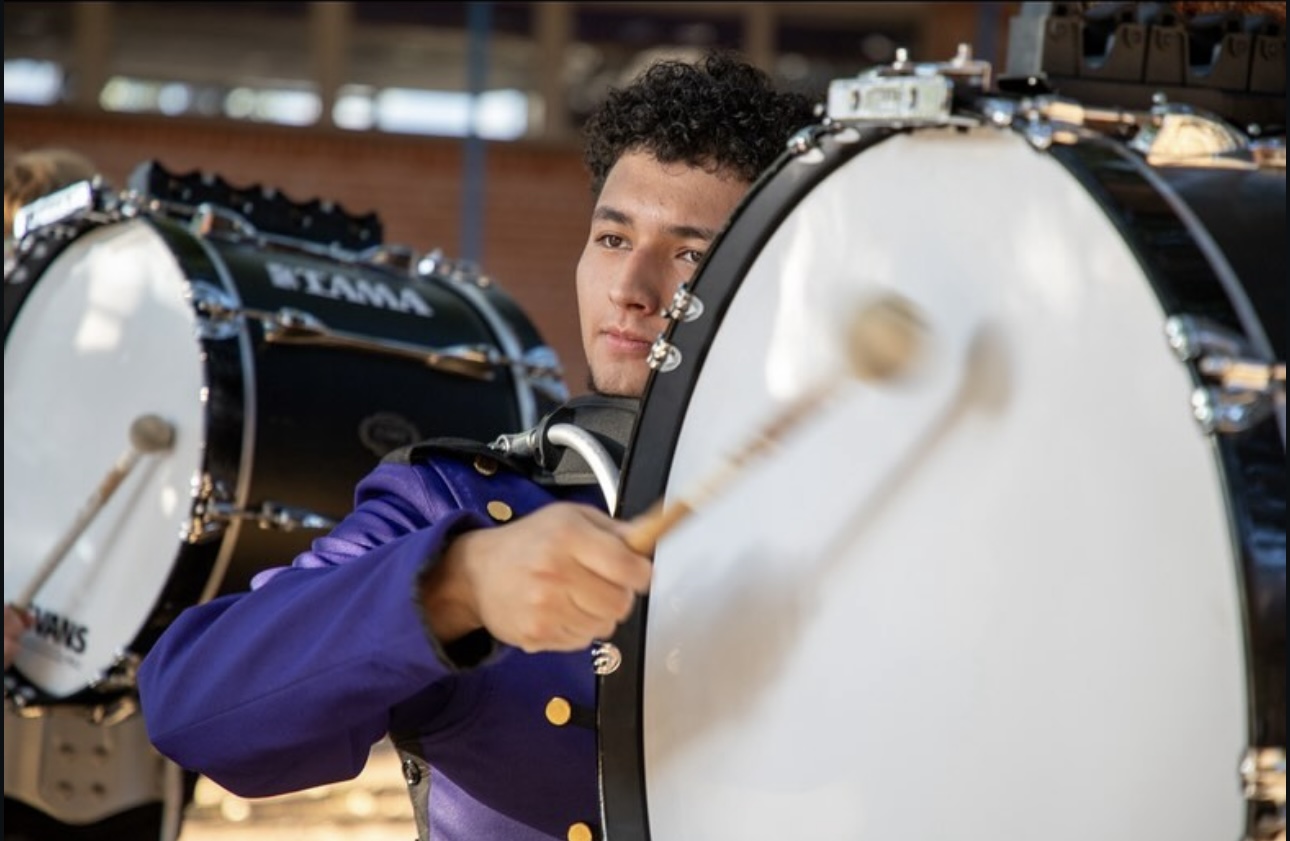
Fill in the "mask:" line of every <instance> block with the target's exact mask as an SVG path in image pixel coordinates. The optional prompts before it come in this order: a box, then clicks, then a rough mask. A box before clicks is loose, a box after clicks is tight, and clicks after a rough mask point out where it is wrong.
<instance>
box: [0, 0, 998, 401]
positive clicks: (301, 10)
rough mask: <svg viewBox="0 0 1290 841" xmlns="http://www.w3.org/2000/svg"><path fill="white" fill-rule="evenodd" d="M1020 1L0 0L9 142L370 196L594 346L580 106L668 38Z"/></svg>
mask: <svg viewBox="0 0 1290 841" xmlns="http://www.w3.org/2000/svg"><path fill="white" fill-rule="evenodd" d="M1019 5H1020V4H1017V3H988V2H987V3H978V2H967V3H908V2H906V3H890V2H888V3H883V2H878V3H871V2H866V3H809V2H784V3H662V2H660V3H631V2H615V3H561V2H549V3H501V2H481V3H444V2H438V3H406V2H404V3H400V2H393V3H382V2H315V3H291V2H258V3H246V2H186V3H183V4H176V3H164V2H130V3H112V2H80V3H38V2H7V3H5V4H4V60H5V105H4V137H5V146H6V149H13V148H31V147H36V146H42V145H60V146H71V147H74V148H76V149H78V150H80V151H82V152H84V153H85V154H87V155H89V156H90V157H91V158H92V159H93V160H94V161H95V162H96V163H97V164H98V166H99V167H100V169H101V171H102V172H103V174H104V176H105V178H106V179H107V181H108V182H109V184H113V185H119V186H123V185H124V184H125V181H126V179H127V178H128V175H129V173H130V172H131V171H132V170H133V169H134V168H135V167H136V166H138V165H139V164H141V163H143V162H145V161H149V160H156V161H159V162H160V163H161V164H162V165H163V166H164V167H165V168H166V169H168V170H169V171H172V172H203V173H210V174H214V175H218V176H220V177H222V178H224V179H225V180H226V181H228V182H230V183H231V184H233V185H235V186H239V187H245V186H253V185H257V184H258V185H262V186H266V187H272V188H276V189H278V190H281V191H282V192H283V193H285V194H286V195H287V196H289V197H291V198H293V199H297V200H301V201H308V200H311V199H315V198H317V199H322V200H325V201H333V202H335V203H337V204H339V205H340V206H342V207H343V208H344V209H346V210H348V211H351V212H354V213H360V214H361V213H369V212H375V213H376V214H377V215H378V216H379V217H380V221H381V222H382V224H383V226H384V232H385V241H386V242H387V243H396V244H400V245H406V246H409V247H411V248H413V249H415V250H417V251H429V250H431V249H434V248H440V249H442V250H443V251H444V253H445V255H446V256H448V257H450V258H455V259H466V260H472V261H475V262H477V263H478V264H479V265H480V267H481V268H482V270H483V271H484V272H485V273H486V274H488V275H490V276H491V277H492V278H493V279H494V280H496V281H497V282H498V283H500V284H501V285H502V286H503V287H504V288H505V289H507V290H508V291H510V292H511V293H512V294H513V295H514V296H515V297H516V298H517V300H518V301H519V303H520V305H521V306H522V307H524V308H525V309H526V310H527V311H529V313H530V315H531V316H532V318H533V319H534V321H535V322H536V324H537V326H538V328H539V329H540V330H541V331H542V332H543V334H544V335H545V337H546V338H547V340H548V341H549V342H550V343H551V344H552V345H553V346H554V347H555V349H556V350H557V352H558V353H559V354H560V356H561V358H562V360H563V361H564V362H565V365H566V367H567V369H568V370H569V382H570V386H571V388H573V390H574V391H575V392H576V391H579V390H581V388H582V386H583V380H584V377H585V368H584V366H583V363H582V353H581V349H580V345H579V342H578V338H577V331H576V317H575V312H574V297H573V284H572V278H573V267H574V264H575V262H576V260H577V256H578V254H579V252H580V250H581V246H582V240H583V237H584V235H585V223H586V218H587V213H588V211H589V209H590V202H591V197H590V194H589V192H588V189H587V182H586V178H585V176H584V173H583V169H582V163H581V158H580V149H579V144H578V128H579V126H580V124H581V121H582V120H583V119H584V117H585V116H586V114H587V113H588V111H589V110H590V109H591V107H592V106H594V104H595V103H596V102H597V101H598V100H599V99H600V98H601V97H603V96H604V94H605V92H606V90H607V89H608V88H609V87H610V86H611V85H614V84H616V83H618V82H620V81H622V80H623V79H624V78H626V77H628V76H630V75H631V74H632V73H634V72H635V71H636V70H637V69H639V68H640V67H641V66H642V65H643V64H644V63H646V62H647V61H649V60H650V59H652V58H654V57H656V56H659V55H686V54H692V53H694V52H697V51H698V50H701V49H703V48H706V47H712V46H720V47H730V48H734V49H737V50H740V51H741V52H743V53H744V54H745V55H747V56H748V57H750V58H751V59H752V60H754V61H755V62H756V63H757V64H758V65H759V66H761V67H762V68H763V69H765V70H767V71H768V72H769V73H771V74H772V75H773V76H774V77H775V78H777V79H778V80H779V81H781V82H782V83H784V84H786V85H789V86H791V87H794V88H797V89H800V90H803V91H806V92H812V93H819V94H821V95H822V93H823V91H824V90H825V88H826V87H827V85H828V83H829V81H831V80H832V79H833V78H837V77H841V76H850V75H854V74H856V73H858V72H860V71H862V70H864V69H865V68H867V67H870V66H872V65H874V64H877V63H882V62H886V61H890V60H891V59H892V57H893V56H894V55H895V50H896V49H897V48H899V47H904V48H907V49H908V50H909V52H910V55H911V57H912V58H914V59H916V60H927V61H939V60H945V59H948V58H950V57H951V56H952V55H953V54H954V50H955V47H956V46H957V45H958V44H959V43H960V42H966V43H970V44H972V45H973V48H974V50H975V52H976V55H977V56H978V57H980V58H984V59H987V60H995V61H999V60H1001V59H1002V56H1001V55H1000V50H1001V49H1002V47H1003V45H1005V44H1006V27H1007V22H1008V18H1009V17H1010V16H1011V15H1012V14H1014V13H1015V10H1016V7H1018V6H1019Z"/></svg>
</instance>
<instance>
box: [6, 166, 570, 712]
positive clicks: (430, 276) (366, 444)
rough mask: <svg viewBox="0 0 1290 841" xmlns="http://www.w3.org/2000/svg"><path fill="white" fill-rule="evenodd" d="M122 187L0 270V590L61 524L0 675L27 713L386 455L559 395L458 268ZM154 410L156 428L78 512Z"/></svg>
mask: <svg viewBox="0 0 1290 841" xmlns="http://www.w3.org/2000/svg"><path fill="white" fill-rule="evenodd" d="M130 201H131V196H130V194H125V195H124V196H116V195H114V194H112V193H110V192H109V191H106V190H104V189H103V188H101V187H96V188H95V193H94V195H93V196H92V198H91V199H90V201H89V202H88V206H87V207H85V208H83V209H81V210H79V211H77V212H76V213H73V214H72V215H70V216H68V217H66V218H63V219H62V220H60V221H57V222H56V223H54V224H50V225H48V226H46V227H42V228H38V229H37V230H35V231H33V232H32V233H31V234H28V235H27V236H26V237H25V238H24V239H23V241H22V248H21V250H20V253H19V255H18V260H17V262H16V264H15V265H14V267H13V269H12V271H11V272H9V273H8V275H7V277H6V280H7V283H6V285H5V298H4V307H5V309H4V316H5V354H4V369H5V380H4V382H5V412H4V474H5V500H4V528H5V532H4V547H5V600H6V601H7V602H8V601H12V600H14V599H15V598H17V597H18V594H20V593H22V592H23V591H24V590H25V589H26V588H28V587H29V585H30V583H31V582H32V581H34V580H36V579H37V578H38V577H39V576H40V574H41V572H42V570H43V569H44V568H45V566H44V565H45V563H46V559H47V558H50V557H51V556H58V555H59V553H58V552H57V551H56V549H55V547H56V546H58V545H59V544H60V543H67V541H68V540H69V539H71V538H74V540H72V542H71V544H70V546H69V547H68V551H67V552H66V553H64V554H62V555H61V557H60V558H57V560H56V565H55V566H54V567H53V571H52V574H50V575H49V577H48V578H47V580H46V581H45V583H44V585H43V586H42V587H40V589H39V590H37V591H36V592H35V594H34V598H33V599H32V601H31V608H32V610H33V612H34V614H35V616H36V620H37V621H36V627H35V629H34V630H33V631H32V632H29V633H28V634H26V635H25V637H24V645H23V648H22V651H21V653H20V654H19V655H18V658H17V661H16V664H15V667H16V668H15V669H14V670H13V671H12V672H10V673H9V674H7V675H6V695H7V696H8V697H10V698H12V699H13V700H15V701H17V702H18V703H20V704H23V705H26V706H35V707H37V708H39V707H40V706H41V705H43V704H49V703H74V704H86V705H96V704H99V703H101V702H103V701H104V700H108V699H111V698H112V697H113V696H114V695H115V694H116V693H117V692H118V691H125V690H130V689H132V688H133V672H132V668H133V665H134V664H135V663H136V662H137V659H138V658H139V657H140V656H142V654H144V653H146V651H147V650H148V648H149V647H150V646H151V644H152V643H153V642H154V641H155V639H156V637H157V636H158V635H159V634H160V633H161V631H162V630H163V629H164V628H165V627H166V626H167V625H168V624H169V623H170V622H171V620H172V619H173V618H174V616H175V615H176V614H177V613H178V612H179V611H181V610H183V609H184V608H186V607H188V606H190V605H192V604H194V603H197V602H198V601H202V600H205V599H207V598H210V597H212V596H214V595H218V594H221V593H225V592H231V591H235V590H241V589H245V588H246V587H247V586H248V585H249V582H250V579H251V577H252V576H253V575H254V573H255V572H257V571H259V570H260V569H263V568H266V567H269V566H277V565H282V564H287V563H289V562H290V561H291V560H292V558H293V557H294V556H295V555H296V554H297V553H299V552H300V551H303V550H304V549H306V548H307V547H308V544H309V541H310V540H312V539H313V538H315V537H317V536H319V535H321V534H322V533H324V532H323V530H324V529H326V528H327V527H328V526H330V525H331V523H332V522H334V521H335V520H336V519H339V518H340V517H342V516H343V515H344V514H345V513H346V512H348V511H349V510H350V508H351V506H352V503H353V492H354V485H355V484H356V483H357V481H358V480H359V479H360V478H361V477H362V476H364V475H365V474H366V473H367V472H368V471H370V470H371V469H372V468H373V467H375V466H376V464H377V462H378V460H379V459H380V458H381V457H382V456H383V455H385V454H386V453H388V452H389V451H390V450H392V449H394V448H396V447H399V446H401V445H404V444H408V443H411V442H413V441H416V440H419V439H422V438H427V437H434V436H460V437H470V438H482V439H484V440H488V439H489V438H491V437H494V436H496V435H498V434H501V433H503V432H507V431H515V430H517V429H521V428H525V427H527V426H529V425H532V424H533V423H535V422H536V420H537V419H538V417H540V415H541V414H542V413H543V412H545V411H547V410H548V409H550V408H552V407H553V406H554V405H556V402H557V401H558V400H559V399H561V398H562V396H563V391H564V385H563V381H562V379H561V376H560V374H559V371H558V368H556V367H555V359H554V355H553V353H552V352H551V351H550V349H549V348H547V347H546V346H545V345H544V344H543V343H542V341H541V339H540V337H539V335H538V333H537V331H536V330H535V328H534V327H533V325H532V324H531V323H530V322H529V321H528V319H527V318H526V317H525V316H524V314H523V313H522V312H521V311H520V310H519V308H518V307H517V306H516V305H515V304H514V302H513V301H512V300H511V299H510V298H509V297H508V296H507V295H506V294H505V293H504V292H502V291H501V290H500V289H499V288H498V287H497V286H496V285H493V284H489V283H487V282H486V281H484V280H483V279H481V278H480V277H479V276H478V275H476V276H468V275H466V274H463V273H461V272H445V273H439V272H437V271H435V270H434V266H430V269H431V271H428V272H427V271H421V272H418V271H416V270H415V268H413V269H412V270H410V271H404V272H400V271H396V270H395V269H394V268H392V267H391V266H387V265H383V264H382V262H381V259H378V258H382V259H383V255H389V254H393V253H394V252H393V251H391V250H389V249H385V250H383V251H378V250H373V251H371V252H370V253H369V252H364V253H362V254H358V253H350V252H346V251H344V250H341V249H337V248H325V247H321V246H318V245H315V244H313V243H311V242H309V241H307V240H305V239H304V238H300V239H293V238H291V237H282V236H272V237H270V236H263V235H253V234H254V232H250V233H248V230H247V227H246V226H244V225H240V224H238V223H237V219H236V216H235V215H233V214H229V213H228V212H226V211H220V210H218V209H215V208H211V207H209V206H207V207H204V208H199V209H198V210H197V211H195V212H194V211H193V209H192V208H186V209H181V208H178V207H171V208H169V209H168V208H167V206H166V205H162V206H161V209H160V210H155V209H154V210H149V211H147V212H145V211H144V210H143V209H142V208H155V207H156V206H157V203H155V202H154V203H152V204H146V203H140V202H136V203H135V205H131V203H130ZM136 205H141V207H140V206H136ZM230 220H232V221H230ZM437 265H438V266H441V267H442V266H444V265H445V264H444V263H443V262H442V261H441V262H440V263H438V264H437ZM425 266H426V264H423V268H425ZM153 416H155V418H154V420H157V421H159V422H160V423H161V424H162V425H163V426H164V425H165V424H168V425H169V427H170V428H171V429H172V430H173V443H172V444H171V446H169V447H168V448H163V449H162V451H160V452H155V453H145V454H144V455H142V456H141V457H139V458H137V460H136V461H135V463H134V466H133V468H132V470H130V471H129V472H127V473H125V474H124V478H123V480H122V481H121V483H120V485H119V486H118V488H117V489H116V490H115V493H114V494H111V495H110V496H108V497H107V499H106V503H105V504H103V505H102V506H101V507H100V508H97V509H95V507H94V506H93V505H91V504H90V503H89V502H87V500H91V499H93V498H94V497H93V495H94V494H95V493H96V489H97V488H101V487H102V485H101V483H106V481H107V478H108V477H109V476H111V475H112V470H113V465H115V464H118V463H120V462H119V460H121V459H124V458H125V457H126V455H127V454H128V453H129V452H130V446H131V440H130V433H131V429H132V427H133V425H134V424H135V422H136V421H137V420H138V419H139V418H145V417H153ZM85 511H89V512H90V514H91V516H89V518H88V520H86V521H85V522H86V527H85V529H84V531H83V532H81V533H80V534H79V535H77V534H76V529H75V528H74V525H73V524H74V523H77V522H81V519H78V518H80V517H81V514H82V512H85Z"/></svg>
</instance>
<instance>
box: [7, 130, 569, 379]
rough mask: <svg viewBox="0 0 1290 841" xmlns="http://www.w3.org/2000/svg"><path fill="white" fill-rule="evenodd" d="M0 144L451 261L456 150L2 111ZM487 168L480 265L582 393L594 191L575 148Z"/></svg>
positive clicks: (457, 243) (395, 141)
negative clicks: (315, 202)
mask: <svg viewBox="0 0 1290 841" xmlns="http://www.w3.org/2000/svg"><path fill="white" fill-rule="evenodd" d="M4 141H5V147H6V148H7V149H10V150H12V149H14V148H18V149H25V148H35V147H39V146H47V145H57V146H68V147H72V148H74V149H77V150H79V151H81V152H84V153H85V154H87V155H89V156H90V157H91V158H92V159H93V160H94V162H95V163H96V164H97V165H98V167H99V168H100V170H101V171H102V173H103V175H104V177H105V178H106V179H107V181H108V182H109V183H110V184H112V185H114V186H124V185H125V183H126V179H127V178H128V176H129V174H130V172H131V171H132V170H133V169H134V168H135V167H136V166H137V165H138V164H140V163H142V162H144V161H148V160H156V161H158V162H159V163H161V165H162V166H164V167H165V168H166V169H167V170H170V171H172V172H181V173H183V172H191V171H201V172H206V173H211V174H214V175H219V176H221V177H222V178H224V180H225V181H227V182H229V183H230V184H233V185H234V186H251V185H255V184H260V185H263V186H267V187H275V188H277V189H278V190H280V191H281V192H283V193H284V194H286V195H287V196H289V197H291V198H293V199H296V200H301V201H307V200H309V199H314V198H318V199H325V200H330V201H333V202H335V203H337V204H339V205H341V206H342V207H344V208H345V209H346V210H348V211H350V212H351V213H358V214H361V213H368V212H375V213H376V214H377V215H378V216H379V217H380V219H381V222H382V224H383V226H384V230H385V241H386V242H387V243H391V244H400V245H406V246H409V247H411V248H413V249H414V250H416V251H421V252H424V251H429V250H430V249H433V248H442V249H443V251H444V253H445V255H446V256H448V257H450V258H453V257H459V256H461V248H462V244H461V243H462V227H463V219H462V214H463V213H464V212H465V211H463V194H464V187H463V177H464V176H463V172H464V169H465V165H464V163H465V157H466V156H465V147H464V142H463V141H461V140H452V139H442V138H419V137H407V136H398V135H382V134H355V133H348V132H341V131H326V130H316V129H309V130H305V129H293V128H284V127H280V126H265V125H256V124H247V123H233V122H224V121H200V120H189V119H167V118H158V117H151V116H139V115H108V114H102V113H97V112H95V113H83V112H77V111H72V110H69V109H52V108H32V107H23V106H12V105H6V106H5V108H4ZM484 161H485V174H484V179H483V182H484V187H485V189H484V195H483V201H482V204H483V211H482V220H481V230H482V234H481V236H482V244H481V252H480V254H479V260H480V264H481V267H482V269H483V270H484V272H485V273H487V274H488V275H490V276H491V277H493V278H494V280H495V281H496V282H497V283H498V284H500V285H501V287H502V288H503V289H506V290H507V291H508V292H510V294H511V295H512V296H513V297H514V298H515V299H516V301H517V302H518V303H519V305H520V306H521V307H522V308H523V310H524V311H525V312H526V313H527V314H528V316H529V318H530V319H531V320H532V321H533V323H534V324H535V325H536V326H537V328H538V330H539V331H540V332H541V333H542V335H543V337H544V338H545V339H546V340H547V342H548V343H550V344H551V346H552V347H554V348H555V349H556V351H557V352H558V353H559V354H560V357H561V359H562V360H563V361H564V363H565V367H566V369H567V370H568V372H569V386H570V388H571V389H572V390H573V391H574V393H578V392H581V391H583V390H584V388H583V384H584V381H585V379H586V366H585V364H584V362H583V359H582V349H581V343H580V341H579V338H578V329H577V309H576V307H577V303H576V298H575V295H574V288H573V276H574V268H575V265H576V263H577V259H578V255H579V253H580V252H581V249H582V244H583V240H584V238H585V236H586V230H587V228H586V226H587V221H588V218H589V214H590V212H591V194H590V191H589V190H588V187H587V178H586V175H585V173H584V170H583V168H582V160H581V157H580V156H579V149H578V148H577V147H576V146H546V145H540V144H529V143H524V144H518V143H505V144H503V143H490V144H486V146H485V147H484Z"/></svg>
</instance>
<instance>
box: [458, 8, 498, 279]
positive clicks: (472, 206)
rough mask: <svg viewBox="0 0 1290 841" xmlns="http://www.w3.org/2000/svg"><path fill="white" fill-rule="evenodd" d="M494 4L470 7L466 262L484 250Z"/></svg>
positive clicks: (463, 207)
mask: <svg viewBox="0 0 1290 841" xmlns="http://www.w3.org/2000/svg"><path fill="white" fill-rule="evenodd" d="M492 13H493V4H492V3H468V4H467V19H466V24H467V45H466V81H467V88H468V93H469V94H470V123H469V125H468V127H467V129H466V142H465V154H464V158H465V160H464V166H463V171H462V177H463V183H462V190H461V253H460V255H459V256H460V257H461V259H463V260H473V261H475V262H479V261H480V259H481V256H482V253H483V250H484V231H483V228H484V176H485V171H486V166H485V160H484V158H485V146H484V141H483V139H482V138H481V137H480V136H479V133H478V131H476V125H475V123H476V120H477V119H478V117H479V96H480V94H482V93H483V92H484V88H485V85H486V84H487V81H488V39H489V34H490V30H491V29H492Z"/></svg>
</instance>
